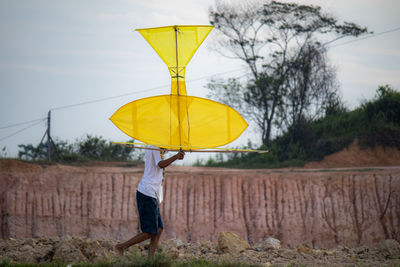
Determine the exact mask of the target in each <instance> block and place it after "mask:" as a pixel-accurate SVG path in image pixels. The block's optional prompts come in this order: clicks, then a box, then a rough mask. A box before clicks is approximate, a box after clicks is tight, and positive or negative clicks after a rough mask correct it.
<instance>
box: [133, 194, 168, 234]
mask: <svg viewBox="0 0 400 267" xmlns="http://www.w3.org/2000/svg"><path fill="white" fill-rule="evenodd" d="M136 202H137V207H138V211H139V218H140V228H141V229H142V232H143V233H148V234H152V235H156V234H157V233H158V228H161V229H163V228H164V224H163V222H162V219H161V214H160V208H159V207H158V203H157V199H155V198H154V197H149V196H146V195H144V194H142V193H140V192H139V191H136Z"/></svg>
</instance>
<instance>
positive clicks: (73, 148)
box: [18, 135, 141, 162]
mask: <svg viewBox="0 0 400 267" xmlns="http://www.w3.org/2000/svg"><path fill="white" fill-rule="evenodd" d="M131 141H132V140H131ZM18 147H19V148H20V150H19V152H18V157H19V158H20V159H26V160H46V159H47V152H48V151H47V150H48V146H47V144H44V143H41V144H39V145H37V146H34V145H32V144H28V145H24V144H21V145H18ZM50 147H51V150H52V151H51V159H52V160H53V161H64V162H71V161H82V160H101V161H127V160H132V159H140V157H141V155H140V154H138V153H136V154H135V153H134V149H133V148H131V147H127V146H122V145H119V144H114V143H112V142H110V141H107V140H105V139H103V138H102V137H101V136H100V137H99V136H92V135H86V136H85V138H83V139H81V140H77V141H76V142H75V143H74V144H69V143H68V142H66V141H62V140H58V139H56V140H55V141H54V142H51V146H50ZM135 157H136V158H135Z"/></svg>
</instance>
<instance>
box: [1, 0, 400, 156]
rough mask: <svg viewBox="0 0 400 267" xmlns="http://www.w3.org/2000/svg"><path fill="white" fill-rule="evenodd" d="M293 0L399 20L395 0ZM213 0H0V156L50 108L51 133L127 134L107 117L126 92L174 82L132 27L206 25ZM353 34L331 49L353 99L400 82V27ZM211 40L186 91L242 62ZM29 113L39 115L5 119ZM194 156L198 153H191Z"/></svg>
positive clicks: (379, 24) (374, 26)
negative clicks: (225, 54) (355, 38)
mask: <svg viewBox="0 0 400 267" xmlns="http://www.w3.org/2000/svg"><path fill="white" fill-rule="evenodd" d="M292 2H293V1H292ZM294 2H297V3H306V4H316V5H319V6H321V7H322V8H323V10H325V11H327V12H329V13H331V14H333V15H334V16H336V17H337V18H339V19H340V20H342V21H343V20H345V21H350V22H355V23H357V24H359V25H362V26H367V27H368V28H369V30H372V31H374V32H375V33H381V32H385V31H388V30H392V29H396V28H399V27H400V16H399V13H400V1H398V0H381V1H376V0H335V1H331V0H324V1H322V0H321V1H317V0H314V1H311V0H309V1H307V0H302V1H294ZM213 4H214V1H213V0H201V1H200V0H169V1H164V0H146V1H142V0H140V1H139V0H130V1H128V0H114V1H111V0H110V1H102V0H96V1H94V0H92V1H77V0H76V1H75V0H70V1H57V0H48V1H43V0H37V1H33V0H29V1H28V0H25V1H24V0H21V1H14V0H0V34H1V35H0V36H1V37H0V38H1V42H0V92H1V93H0V114H1V115H0V149H2V148H4V147H5V148H6V149H5V152H2V151H1V150H0V156H4V154H5V153H7V156H14V157H15V156H17V152H18V147H17V145H18V144H29V143H32V144H34V145H37V144H38V143H39V142H40V140H41V138H42V136H43V134H44V132H45V130H46V124H45V122H44V121H43V122H42V121H40V120H38V121H37V122H36V121H34V120H37V119H41V118H45V117H46V116H47V112H48V111H49V110H50V109H52V128H51V132H52V135H53V137H56V138H59V139H62V140H68V141H71V142H73V141H75V140H76V139H77V138H83V137H84V136H85V135H86V134H92V135H97V136H103V137H104V138H106V139H108V140H113V141H127V140H128V139H129V137H128V136H126V135H125V134H124V133H122V132H121V131H120V130H119V129H117V128H116V127H115V126H114V125H113V124H112V123H111V122H110V121H109V117H110V116H111V115H112V114H113V113H114V112H115V111H116V110H117V109H118V108H119V107H120V106H122V105H124V104H126V103H128V102H131V101H133V100H136V99H140V98H143V97H146V96H152V95H159V94H168V93H169V92H170V76H169V72H168V70H167V68H166V66H165V64H164V63H163V62H162V61H161V59H160V58H159V57H158V55H157V54H156V53H155V52H154V51H153V49H152V48H151V47H150V46H149V45H148V44H147V42H146V41H145V40H144V39H143V37H141V36H140V34H139V33H138V32H135V31H134V29H137V28H147V27H156V26H166V25H175V24H184V25H190V24H202V25H203V24H205V25H206V24H209V21H208V14H207V12H208V8H209V6H211V5H213ZM351 40H353V39H351V38H349V39H342V40H340V41H338V42H336V43H334V44H333V47H332V48H330V49H329V51H328V57H329V59H330V61H331V63H332V64H333V65H334V66H336V68H337V77H338V81H339V83H340V88H341V93H342V96H343V99H344V101H345V103H346V104H347V106H348V107H350V108H352V107H356V106H358V105H359V104H360V102H361V101H363V100H365V99H371V98H372V97H373V96H374V94H375V90H376V88H377V87H378V86H379V85H384V84H389V85H391V86H392V87H393V88H395V89H397V90H399V89H400V75H399V74H400V73H399V71H400V63H399V62H400V47H399V44H400V30H396V31H393V32H390V33H387V34H382V35H379V36H376V37H373V38H368V39H365V40H360V41H357V42H351V43H346V42H347V41H351ZM212 42H213V35H212V34H211V35H210V36H209V37H208V38H207V39H206V40H205V42H204V43H203V45H202V46H201V47H200V48H199V50H198V51H197V52H196V54H195V55H194V57H193V58H192V60H191V62H190V63H189V65H188V67H187V71H186V84H187V91H188V94H189V95H194V96H200V97H206V95H207V90H206V89H205V88H204V85H205V84H206V83H207V81H208V80H209V78H210V77H211V76H213V75H215V77H221V78H228V77H238V76H242V75H243V73H244V72H245V68H244V65H243V63H241V62H240V61H237V60H232V59H227V58H222V57H221V56H219V55H218V54H216V53H215V52H213V51H211V49H210V48H209V46H210V44H211V43H212ZM120 95H123V96H121V97H115V98H111V99H108V100H106V101H99V102H95V103H91V104H83V105H75V104H79V103H83V102H88V101H96V100H100V99H103V98H109V97H113V96H120ZM70 105H74V106H70ZM26 121H33V122H32V123H31V124H23V125H18V126H15V127H7V128H4V127H6V126H10V125H13V124H17V123H21V122H26ZM34 123H37V124H36V125H34V126H32V124H34ZM250 125H251V122H250ZM29 126H32V127H30V128H28V129H26V130H23V129H24V128H26V127H29ZM21 130H22V131H21ZM17 131H21V132H19V133H16V132H17ZM248 138H252V139H253V141H254V140H257V139H258V137H257V135H256V134H255V133H254V131H252V130H251V128H249V130H247V131H246V132H245V133H244V134H243V136H242V137H241V138H240V139H239V140H238V141H236V142H234V143H232V144H231V146H236V145H239V144H241V143H247V139H248ZM196 158H197V155H191V156H190V157H189V159H188V162H191V161H193V160H194V159H196Z"/></svg>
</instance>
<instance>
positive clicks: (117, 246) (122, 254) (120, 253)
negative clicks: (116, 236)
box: [114, 244, 124, 257]
mask: <svg viewBox="0 0 400 267" xmlns="http://www.w3.org/2000/svg"><path fill="white" fill-rule="evenodd" d="M114 250H115V252H116V253H117V254H118V256H119V257H123V256H124V250H123V249H122V248H121V247H120V246H119V245H118V244H117V245H115V247H114Z"/></svg>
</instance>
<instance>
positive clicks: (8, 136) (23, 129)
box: [0, 118, 47, 142]
mask: <svg viewBox="0 0 400 267" xmlns="http://www.w3.org/2000/svg"><path fill="white" fill-rule="evenodd" d="M46 119H47V118H45V119H41V120H40V121H37V122H35V123H33V124H31V125H29V126H27V127H25V128H22V129H21V130H18V131H16V132H14V133H12V134H10V135H7V136H5V137H3V138H1V139H0V142H1V141H3V140H5V139H7V138H10V137H12V136H14V135H16V134H18V133H20V132H23V131H25V130H27V129H29V128H31V127H33V126H35V125H37V124H39V123H41V122H42V121H44V120H46Z"/></svg>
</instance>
